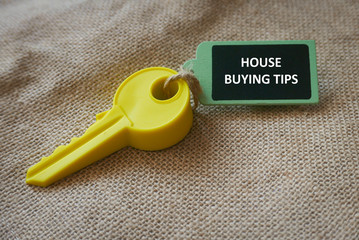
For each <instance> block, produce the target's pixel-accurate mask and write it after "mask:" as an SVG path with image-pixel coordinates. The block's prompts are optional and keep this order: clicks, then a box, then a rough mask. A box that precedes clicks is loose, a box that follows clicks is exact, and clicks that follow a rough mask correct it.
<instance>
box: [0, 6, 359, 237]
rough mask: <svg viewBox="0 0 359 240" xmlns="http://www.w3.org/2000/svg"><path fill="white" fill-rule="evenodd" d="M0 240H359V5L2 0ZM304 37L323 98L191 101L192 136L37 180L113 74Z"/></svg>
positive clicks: (114, 80)
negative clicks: (254, 103)
mask: <svg viewBox="0 0 359 240" xmlns="http://www.w3.org/2000/svg"><path fill="white" fill-rule="evenodd" d="M0 19H1V21H0V26H1V27H0V48H1V55H0V56H1V58H0V60H1V64H0V77H1V82H0V83H1V86H0V94H1V128H0V129H1V160H0V164H1V165H0V171H1V172H0V180H1V183H0V184H1V188H0V194H1V195H0V199H1V202H0V211H1V213H0V237H1V238H2V239H267V238H273V239H359V162H358V161H359V158H358V155H359V150H358V149H359V137H358V132H359V119H358V118H359V104H358V96H359V85H358V74H359V72H358V67H359V66H358V62H359V46H358V45H359V30H358V29H359V2H358V1H357V0H355V1H350V0H348V1H335V0H332V1H310V0H308V1H290V2H289V1H214V0H213V1H199V0H198V1H189V0H188V1H97V2H95V1H67V0H61V1H25V0H24V1H2V3H1V7H0ZM287 39H288V40H289V39H299V40H300V39H314V40H316V44H317V60H318V80H319V94H320V104H318V105H315V106H267V107H250V106H232V107H230V106H200V107H199V108H198V110H197V112H196V113H195V116H194V125H193V128H192V130H191V132H190V133H189V135H188V136H187V137H186V138H185V139H184V140H183V141H182V142H180V143H179V144H177V145H175V146H173V147H171V148H169V149H166V150H163V151H157V152H146V151H139V150H135V149H133V148H125V149H122V150H120V151H118V152H117V153H115V154H113V155H111V156H109V157H108V158H106V159H103V160H101V161H99V162H97V163H95V164H93V165H91V166H89V167H87V168H85V169H83V170H81V171H80V172H78V173H76V174H74V175H72V176H70V177H68V178H66V179H63V180H61V181H59V182H57V183H55V184H54V185H52V186H50V187H47V188H40V187H34V186H28V185H26V184H25V174H26V171H27V169H28V168H29V167H30V166H31V165H33V164H35V163H37V162H38V161H39V160H40V159H41V157H43V156H48V155H50V154H51V153H52V151H53V150H54V149H55V148H56V147H57V146H59V145H61V144H66V143H68V142H69V140H70V139H71V138H72V137H74V136H80V135H82V134H83V133H84V131H85V130H86V128H87V127H88V126H90V125H91V124H92V123H93V122H94V116H95V114H96V113H99V112H102V111H104V110H107V109H109V108H110V107H111V105H112V97H113V95H114V93H115V91H116V89H117V87H118V86H119V84H120V83H121V82H122V81H123V80H124V79H125V78H126V77H127V76H129V75H131V74H132V73H134V72H135V71H138V70H140V69H143V68H146V67H151V66H164V67H169V68H173V69H178V68H179V66H180V65H181V64H182V63H184V62H185V61H186V60H188V59H190V58H194V57H195V51H196V48H197V45H198V44H199V43H200V42H202V41H208V40H224V41H225V40H287Z"/></svg>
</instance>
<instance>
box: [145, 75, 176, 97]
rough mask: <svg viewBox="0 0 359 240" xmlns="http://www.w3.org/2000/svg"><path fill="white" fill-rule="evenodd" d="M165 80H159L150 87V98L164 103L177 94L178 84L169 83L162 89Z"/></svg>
mask: <svg viewBox="0 0 359 240" xmlns="http://www.w3.org/2000/svg"><path fill="white" fill-rule="evenodd" d="M166 80H167V78H161V79H159V80H157V81H156V82H154V83H153V84H152V86H151V94H152V96H153V97H154V98H155V99H157V100H160V101H165V100H169V99H171V98H173V97H174V96H175V95H176V94H177V92H178V89H179V87H178V83H177V82H171V83H169V85H168V86H167V87H166V88H164V83H165V81H166Z"/></svg>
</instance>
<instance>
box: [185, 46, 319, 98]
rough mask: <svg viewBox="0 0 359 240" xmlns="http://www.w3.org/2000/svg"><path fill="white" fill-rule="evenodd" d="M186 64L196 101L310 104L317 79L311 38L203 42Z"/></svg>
mask: <svg viewBox="0 0 359 240" xmlns="http://www.w3.org/2000/svg"><path fill="white" fill-rule="evenodd" d="M184 68H186V69H191V70H192V71H193V72H194V74H195V76H196V77H197V78H198V80H199V82H200V85H201V87H202V90H203V92H202V94H201V95H200V96H199V100H200V102H201V103H202V104H212V105H213V104H259V105H266V104H314V103H318V99H319V98H318V81H317V69H316V56H315V42H314V41H313V40H300V41H244V42H203V43H201V44H200V45H199V46H198V48H197V54H196V59H192V60H189V61H188V62H186V63H185V64H184Z"/></svg>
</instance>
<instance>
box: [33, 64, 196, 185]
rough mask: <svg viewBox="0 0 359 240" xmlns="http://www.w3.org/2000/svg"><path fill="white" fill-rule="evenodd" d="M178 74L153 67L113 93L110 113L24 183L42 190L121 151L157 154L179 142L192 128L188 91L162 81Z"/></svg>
mask: <svg viewBox="0 0 359 240" xmlns="http://www.w3.org/2000/svg"><path fill="white" fill-rule="evenodd" d="M174 74H176V71H174V70H171V69H168V68H162V67H155V68H147V69H143V70H141V71H138V72H136V73H134V74H133V75H131V76H130V77H128V78H127V79H126V80H125V81H124V82H123V83H122V84H121V85H120V87H119V88H118V89H117V92H116V94H115V97H114V100H113V106H112V108H111V109H110V110H109V111H106V112H103V113H99V114H97V115H96V122H95V123H94V124H93V125H91V126H90V127H89V128H88V130H87V131H86V132H85V133H84V135H82V136H81V137H80V138H73V139H72V140H71V142H70V143H69V144H68V145H66V146H60V147H58V148H57V149H56V150H55V151H54V152H53V153H52V154H51V155H50V156H48V157H44V158H42V159H41V161H40V162H39V163H37V164H35V165H34V166H32V167H30V168H29V169H28V171H27V175H26V183H28V184H32V185H38V186H42V187H46V186H48V185H50V184H52V183H54V182H55V181H57V180H59V179H62V178H64V177H66V176H68V175H70V174H72V173H74V172H76V171H78V170H80V169H82V168H84V167H86V166H87V165H89V164H91V163H93V162H95V161H97V160H100V159H102V158H104V157H106V156H108V155H110V154H112V153H114V152H116V151H118V150H119V149H121V148H123V147H126V146H132V147H134V148H137V149H141V150H151V151H152V150H160V149H164V148H167V147H170V146H172V145H174V144H176V143H178V142H179V141H181V140H182V139H183V138H184V137H185V136H186V135H187V133H188V132H189V130H190V128H191V126H192V119H193V115H192V109H191V105H190V101H189V100H190V93H189V88H188V85H187V84H186V83H185V81H183V80H179V81H176V82H172V83H170V85H169V88H168V90H169V91H166V92H165V91H164V90H163V83H164V82H165V80H166V79H167V78H168V77H169V76H171V75H174Z"/></svg>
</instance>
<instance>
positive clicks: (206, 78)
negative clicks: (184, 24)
mask: <svg viewBox="0 0 359 240" xmlns="http://www.w3.org/2000/svg"><path fill="white" fill-rule="evenodd" d="M278 44H280V45H293V44H305V45H307V46H308V49H309V68H310V84H311V86H310V88H311V98H309V99H278V100H273V99H272V100H213V98H212V47H213V46H217V45H222V46H223V45H278ZM183 67H184V68H185V69H191V70H192V71H193V72H194V75H195V76H196V77H197V79H198V80H199V82H200V85H201V87H202V94H200V95H199V101H200V102H201V103H202V104H204V105H295V104H316V103H318V102H319V96H318V77H317V62H316V48H315V41H314V40H280V41H207V42H202V43H201V44H199V45H198V47H197V51H196V59H191V60H189V61H187V62H186V63H185V64H184V65H183Z"/></svg>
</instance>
